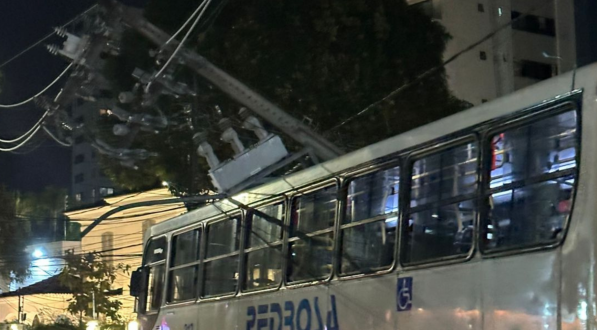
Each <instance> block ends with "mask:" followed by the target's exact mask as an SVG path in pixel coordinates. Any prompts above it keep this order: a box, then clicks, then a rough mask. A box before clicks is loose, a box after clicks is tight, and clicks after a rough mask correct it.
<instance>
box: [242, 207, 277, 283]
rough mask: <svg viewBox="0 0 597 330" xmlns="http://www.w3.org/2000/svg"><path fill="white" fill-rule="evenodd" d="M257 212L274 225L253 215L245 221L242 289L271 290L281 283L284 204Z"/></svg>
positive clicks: (260, 209) (263, 208)
mask: <svg viewBox="0 0 597 330" xmlns="http://www.w3.org/2000/svg"><path fill="white" fill-rule="evenodd" d="M258 211H259V212H263V213H264V214H266V215H268V216H270V217H272V218H274V219H276V220H277V222H273V221H272V219H270V220H269V221H268V220H266V219H265V218H264V217H262V216H260V215H258V214H255V213H254V212H253V213H250V214H249V216H248V218H247V224H246V228H247V237H248V238H247V243H246V248H247V249H246V250H245V258H246V259H245V264H246V272H245V283H244V289H245V290H256V289H263V288H268V287H274V286H277V285H278V284H279V283H280V281H281V280H282V264H281V261H282V227H283V224H284V203H278V204H274V205H268V206H265V207H262V208H259V209H258Z"/></svg>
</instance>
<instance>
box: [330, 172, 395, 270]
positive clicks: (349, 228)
mask: <svg viewBox="0 0 597 330" xmlns="http://www.w3.org/2000/svg"><path fill="white" fill-rule="evenodd" d="M399 184H400V168H399V167H394V168H390V169H387V170H383V171H379V172H375V173H371V174H367V175H364V176H362V177H359V178H356V179H354V180H352V181H351V182H350V184H349V185H348V187H347V190H348V191H347V197H346V204H345V205H346V207H345V214H344V218H343V220H342V226H341V239H342V241H341V253H342V258H341V261H340V273H341V274H355V273H370V272H374V271H376V270H380V269H383V268H387V267H389V266H391V265H392V263H393V262H394V247H395V244H396V226H397V224H398V196H399V190H400V189H399V188H400V187H399Z"/></svg>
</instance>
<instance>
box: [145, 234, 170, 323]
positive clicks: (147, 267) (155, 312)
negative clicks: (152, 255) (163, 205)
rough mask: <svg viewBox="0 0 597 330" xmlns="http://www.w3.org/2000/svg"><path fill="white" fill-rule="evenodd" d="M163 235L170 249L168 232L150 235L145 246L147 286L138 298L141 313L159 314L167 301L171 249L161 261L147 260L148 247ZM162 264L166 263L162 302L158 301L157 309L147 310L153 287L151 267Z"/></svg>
mask: <svg viewBox="0 0 597 330" xmlns="http://www.w3.org/2000/svg"><path fill="white" fill-rule="evenodd" d="M161 237H163V238H164V239H166V247H167V248H168V249H170V239H169V237H168V235H167V234H160V235H157V236H152V237H149V238H148V239H147V241H145V247H144V248H143V257H142V258H143V259H142V267H143V268H144V269H145V271H144V273H145V274H144V276H145V278H144V279H143V280H144V283H145V285H146V287H145V288H143V292H142V293H141V295H140V296H139V298H138V299H137V303H138V305H137V313H139V314H141V315H155V314H158V313H159V312H160V309H161V308H162V307H164V306H165V304H164V302H165V301H166V297H165V294H166V293H167V289H166V287H167V281H168V264H167V263H168V261H169V257H170V251H167V253H166V257H165V258H164V259H162V260H160V261H156V262H150V263H147V262H146V256H147V249H148V248H149V245H150V243H151V242H152V241H154V240H156V239H158V238H161ZM161 264H164V268H165V269H164V285H163V288H162V296H161V299H160V302H159V303H158V307H157V308H156V309H149V310H147V302H148V301H147V297H148V296H149V288H150V287H151V283H149V274H150V269H151V268H152V267H155V266H159V265H161Z"/></svg>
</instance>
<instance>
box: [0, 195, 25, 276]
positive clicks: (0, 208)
mask: <svg viewBox="0 0 597 330" xmlns="http://www.w3.org/2000/svg"><path fill="white" fill-rule="evenodd" d="M16 207H17V205H16V198H15V193H13V192H11V191H8V190H7V189H6V187H5V186H0V240H1V241H2V244H1V245H0V265H1V267H0V276H2V277H3V278H5V279H11V280H15V281H22V280H24V279H25V278H26V277H27V275H28V274H29V265H30V263H31V258H30V255H29V253H27V251H26V247H27V244H28V239H29V228H28V227H29V223H28V222H27V221H23V220H21V219H18V218H17V214H16Z"/></svg>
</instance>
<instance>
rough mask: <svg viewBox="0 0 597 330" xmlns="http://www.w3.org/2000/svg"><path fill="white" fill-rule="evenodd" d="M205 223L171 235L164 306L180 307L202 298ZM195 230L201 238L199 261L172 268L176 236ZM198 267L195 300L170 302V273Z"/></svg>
mask: <svg viewBox="0 0 597 330" xmlns="http://www.w3.org/2000/svg"><path fill="white" fill-rule="evenodd" d="M204 227H205V226H204V221H200V222H199V223H197V224H193V225H192V226H187V227H183V228H181V229H177V230H175V231H172V232H171V233H170V235H169V236H170V237H169V238H170V239H169V241H168V248H169V251H168V263H167V264H166V284H165V285H166V296H164V304H163V306H164V307H166V306H178V305H187V304H189V303H195V302H197V301H198V300H199V296H200V294H201V293H200V291H201V288H200V284H201V281H202V279H203V278H202V277H203V259H202V258H203V241H204V239H203V235H204V234H205V228H204ZM193 230H198V231H199V232H200V237H199V247H198V248H199V251H198V253H199V255H198V259H197V260H196V261H194V262H190V263H186V264H183V265H178V266H175V267H172V266H171V263H172V253H173V252H174V236H177V235H181V234H184V233H187V232H190V231H193ZM194 265H196V266H197V268H198V269H197V271H198V272H199V273H198V274H197V283H196V288H195V293H194V298H193V299H186V300H180V301H173V302H169V301H168V295H169V294H170V272H171V271H173V270H177V269H182V268H186V267H190V266H194Z"/></svg>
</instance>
